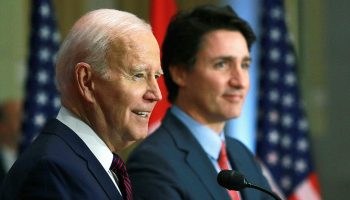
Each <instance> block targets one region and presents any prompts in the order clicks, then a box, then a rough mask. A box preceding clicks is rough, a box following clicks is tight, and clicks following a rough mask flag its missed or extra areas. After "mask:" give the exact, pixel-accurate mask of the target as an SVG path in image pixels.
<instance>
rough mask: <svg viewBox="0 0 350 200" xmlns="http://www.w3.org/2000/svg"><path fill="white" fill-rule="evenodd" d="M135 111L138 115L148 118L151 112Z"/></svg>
mask: <svg viewBox="0 0 350 200" xmlns="http://www.w3.org/2000/svg"><path fill="white" fill-rule="evenodd" d="M133 113H135V114H136V115H138V116H141V117H143V118H148V117H149V116H150V114H151V112H150V111H133Z"/></svg>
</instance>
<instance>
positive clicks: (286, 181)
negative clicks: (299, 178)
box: [281, 176, 292, 190]
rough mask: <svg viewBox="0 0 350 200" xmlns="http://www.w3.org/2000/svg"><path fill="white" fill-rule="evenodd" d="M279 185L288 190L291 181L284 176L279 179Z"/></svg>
mask: <svg viewBox="0 0 350 200" xmlns="http://www.w3.org/2000/svg"><path fill="white" fill-rule="evenodd" d="M281 185H282V187H283V188H284V189H286V190H289V189H290V186H291V185H292V181H291V180H290V177H289V176H285V177H283V178H282V179H281Z"/></svg>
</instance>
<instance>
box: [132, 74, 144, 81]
mask: <svg viewBox="0 0 350 200" xmlns="http://www.w3.org/2000/svg"><path fill="white" fill-rule="evenodd" d="M143 78H145V74H144V73H137V74H134V79H136V80H137V79H143Z"/></svg>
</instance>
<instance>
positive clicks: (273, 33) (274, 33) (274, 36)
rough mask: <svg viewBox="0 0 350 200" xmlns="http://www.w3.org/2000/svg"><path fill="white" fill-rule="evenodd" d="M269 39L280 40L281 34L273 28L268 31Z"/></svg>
mask: <svg viewBox="0 0 350 200" xmlns="http://www.w3.org/2000/svg"><path fill="white" fill-rule="evenodd" d="M270 37H271V40H273V41H278V40H279V39H280V38H281V32H280V30H279V29H278V28H273V29H272V30H271V31H270Z"/></svg>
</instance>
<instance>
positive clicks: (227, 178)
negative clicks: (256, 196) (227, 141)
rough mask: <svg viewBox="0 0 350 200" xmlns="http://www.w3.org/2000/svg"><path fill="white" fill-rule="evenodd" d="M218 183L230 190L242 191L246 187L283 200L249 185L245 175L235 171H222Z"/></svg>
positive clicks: (269, 192) (267, 191)
mask: <svg viewBox="0 0 350 200" xmlns="http://www.w3.org/2000/svg"><path fill="white" fill-rule="evenodd" d="M217 181H218V183H219V184H220V185H221V186H222V187H224V188H226V189H228V190H236V191H240V190H242V189H244V188H246V187H248V188H254V189H257V190H260V191H262V192H265V193H267V194H269V195H271V196H272V197H273V198H274V199H276V200H282V199H281V198H280V197H279V196H277V194H275V193H273V192H271V191H269V190H266V189H264V188H262V187H259V186H256V185H254V184H251V183H249V182H248V181H247V179H245V177H244V175H243V174H241V173H239V172H236V171H234V170H222V171H221V172H220V173H219V174H218V176H217Z"/></svg>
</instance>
